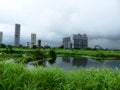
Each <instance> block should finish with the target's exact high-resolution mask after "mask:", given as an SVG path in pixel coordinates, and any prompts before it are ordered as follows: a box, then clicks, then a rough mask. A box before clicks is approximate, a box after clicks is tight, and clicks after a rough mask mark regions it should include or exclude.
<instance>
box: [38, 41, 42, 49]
mask: <svg viewBox="0 0 120 90" xmlns="http://www.w3.org/2000/svg"><path fill="white" fill-rule="evenodd" d="M38 47H39V48H40V47H41V40H38Z"/></svg>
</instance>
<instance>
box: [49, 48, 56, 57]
mask: <svg viewBox="0 0 120 90" xmlns="http://www.w3.org/2000/svg"><path fill="white" fill-rule="evenodd" d="M49 55H50V57H51V58H52V59H56V52H55V51H54V50H53V49H51V50H50V51H49Z"/></svg>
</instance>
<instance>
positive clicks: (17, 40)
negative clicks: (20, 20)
mask: <svg viewBox="0 0 120 90" xmlns="http://www.w3.org/2000/svg"><path fill="white" fill-rule="evenodd" d="M14 44H15V47H19V46H20V24H15V42H14Z"/></svg>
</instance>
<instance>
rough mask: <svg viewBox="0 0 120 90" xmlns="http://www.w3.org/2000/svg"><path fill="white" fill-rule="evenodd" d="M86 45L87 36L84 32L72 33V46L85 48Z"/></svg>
mask: <svg viewBox="0 0 120 90" xmlns="http://www.w3.org/2000/svg"><path fill="white" fill-rule="evenodd" d="M87 47H88V38H87V35H86V34H83V35H81V34H74V35H73V48H75V49H85V48H87Z"/></svg>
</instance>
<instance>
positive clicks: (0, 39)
mask: <svg viewBox="0 0 120 90" xmlns="http://www.w3.org/2000/svg"><path fill="white" fill-rule="evenodd" d="M2 39H3V32H0V44H1V43H2Z"/></svg>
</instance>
